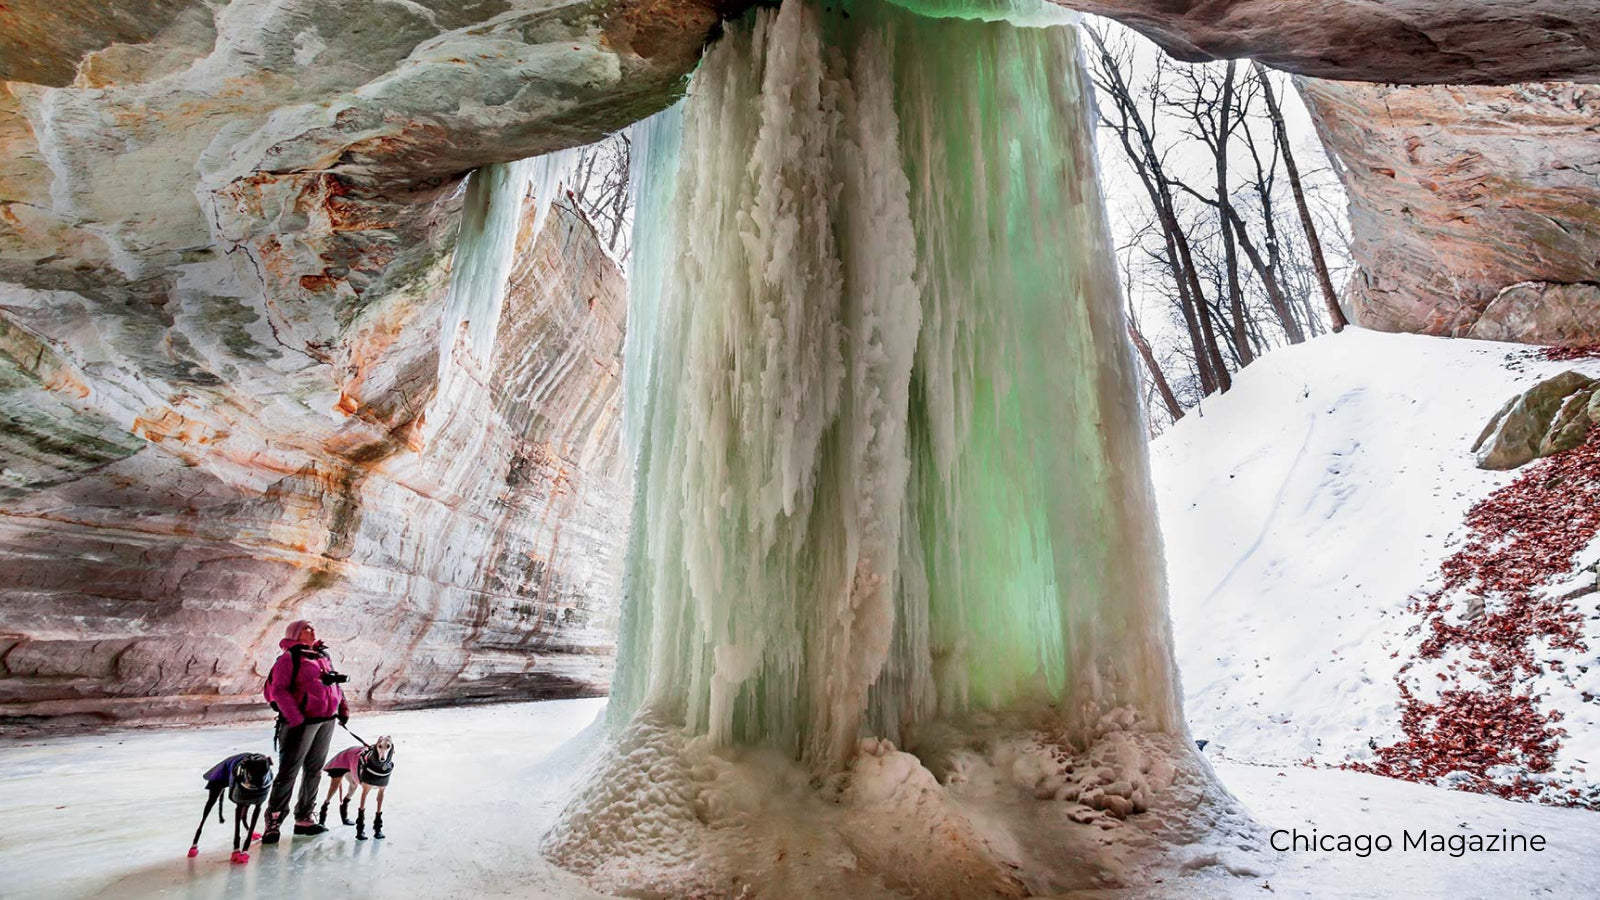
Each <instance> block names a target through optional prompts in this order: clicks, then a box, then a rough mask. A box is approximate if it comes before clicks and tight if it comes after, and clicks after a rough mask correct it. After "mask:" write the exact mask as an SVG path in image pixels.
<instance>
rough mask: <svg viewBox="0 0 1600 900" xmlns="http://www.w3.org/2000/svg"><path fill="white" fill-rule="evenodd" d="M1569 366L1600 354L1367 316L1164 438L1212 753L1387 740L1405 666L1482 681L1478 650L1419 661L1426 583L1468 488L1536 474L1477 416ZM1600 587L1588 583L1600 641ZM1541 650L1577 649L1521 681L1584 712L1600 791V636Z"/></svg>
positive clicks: (1584, 741)
mask: <svg viewBox="0 0 1600 900" xmlns="http://www.w3.org/2000/svg"><path fill="white" fill-rule="evenodd" d="M1568 369H1576V370H1578V371H1582V372H1586V373H1587V374H1590V375H1594V374H1597V373H1600V362H1597V361H1595V360H1579V361H1576V362H1551V361H1547V360H1545V359H1544V358H1542V357H1541V356H1540V355H1539V352H1538V351H1537V350H1532V349H1530V348H1528V347H1525V346H1518V345H1511V344H1493V343H1485V342H1476V341H1465V340H1459V341H1452V340H1446V339H1440V338H1430V337H1421V336H1416V335H1391V334H1378V333H1374V332H1367V331H1361V330H1358V329H1350V330H1347V331H1346V332H1345V333H1344V334H1342V335H1335V336H1329V337H1324V338H1319V339H1317V340H1314V341H1312V342H1310V343H1308V344H1303V345H1300V346H1298V347H1290V348H1286V349H1281V350H1277V351H1274V352H1273V353H1272V354H1270V355H1268V356H1267V357H1265V358H1263V359H1261V360H1260V361H1258V362H1257V363H1256V364H1254V365H1252V366H1251V367H1250V368H1249V369H1247V370H1245V371H1244V372H1243V373H1242V374H1241V375H1240V376H1238V377H1237V379H1236V380H1235V382H1234V388H1233V390H1232V391H1231V392H1229V393H1228V394H1227V395H1225V396H1223V397H1220V398H1217V399H1214V400H1212V401H1210V402H1208V403H1207V404H1206V406H1205V408H1204V410H1203V412H1202V413H1201V414H1198V415H1197V414H1193V413H1191V414H1190V416H1188V417H1187V418H1185V419H1184V420H1183V421H1181V422H1179V423H1178V424H1177V425H1176V426H1174V427H1173V428H1172V429H1170V430H1169V431H1168V432H1167V433H1166V434H1164V435H1162V436H1161V437H1160V438H1159V439H1158V440H1157V441H1156V443H1155V444H1154V447H1153V457H1154V460H1153V463H1154V472H1155V481H1156V490H1157V496H1158V498H1159V502H1160V505H1161V516H1162V528H1163V532H1164V536H1165V540H1166V552H1167V559H1168V572H1169V576H1170V578H1171V596H1172V616H1173V627H1174V632H1175V636H1176V643H1177V651H1178V659H1179V664H1180V667H1181V670H1182V672H1183V679H1184V689H1185V698H1186V711H1187V714H1188V718H1189V722H1190V727H1191V729H1192V732H1193V735H1194V737H1195V738H1197V739H1202V740H1208V741H1210V742H1211V743H1212V746H1210V747H1208V754H1210V755H1213V756H1222V757H1226V758H1229V759H1234V760H1240V761H1252V762H1275V763H1285V762H1294V761H1303V760H1306V759H1308V758H1309V759H1311V760H1314V761H1315V762H1316V763H1317V764H1319V765H1338V764H1341V763H1343V762H1346V761H1347V760H1356V761H1370V760H1372V759H1373V758H1374V753H1373V750H1374V748H1376V747H1383V746H1386V745H1391V744H1394V743H1395V742H1396V741H1397V740H1402V739H1403V738H1404V735H1403V733H1402V731H1401V727H1400V724H1401V723H1400V712H1401V705H1402V697H1401V694H1400V689H1399V687H1398V685H1397V681H1396V676H1397V674H1398V675H1401V676H1402V678H1401V680H1402V681H1404V682H1405V683H1407V684H1408V685H1416V687H1409V688H1408V689H1410V690H1412V691H1413V692H1415V693H1417V694H1418V696H1423V694H1422V693H1421V692H1424V691H1434V692H1435V693H1436V692H1437V691H1438V690H1440V689H1442V688H1447V687H1457V686H1458V685H1457V680H1458V679H1459V680H1460V681H1461V684H1460V685H1459V686H1461V687H1467V688H1472V687H1475V686H1476V685H1474V684H1473V683H1472V678H1471V677H1470V676H1469V675H1467V674H1464V669H1463V670H1460V671H1458V669H1457V666H1456V663H1458V662H1461V660H1458V659H1453V658H1452V659H1447V660H1445V661H1442V662H1440V663H1438V664H1432V661H1427V663H1425V664H1421V665H1417V666H1416V667H1415V668H1414V669H1411V670H1407V671H1402V667H1403V666H1405V665H1406V663H1407V662H1409V661H1412V660H1413V659H1414V658H1415V657H1416V653H1417V646H1418V644H1419V642H1420V640H1421V639H1420V638H1419V637H1418V635H1417V634H1416V633H1415V630H1414V626H1417V625H1419V623H1421V622H1422V618H1421V616H1420V615H1419V614H1418V612H1417V611H1416V610H1415V609H1414V608H1410V607H1408V603H1409V601H1410V598H1412V597H1413V595H1419V596H1420V595H1421V594H1422V593H1424V592H1425V591H1427V590H1431V589H1432V588H1435V587H1437V586H1438V581H1439V567H1440V564H1441V562H1443V561H1444V560H1445V559H1446V558H1447V557H1449V556H1450V555H1451V554H1452V553H1454V552H1456V550H1458V549H1459V548H1460V547H1461V546H1462V542H1463V539H1464V536H1465V528H1464V525H1463V519H1464V517H1465V516H1466V514H1467V512H1468V509H1469V508H1470V507H1471V506H1472V505H1473V504H1474V503H1476V502H1478V501H1480V500H1482V499H1484V498H1485V497H1487V496H1488V495H1490V494H1491V493H1492V492H1494V491H1495V490H1496V489H1497V488H1501V487H1502V486H1505V485H1507V484H1508V483H1511V482H1512V481H1513V479H1516V478H1517V477H1518V475H1519V472H1518V471H1512V472H1486V471H1483V470H1480V469H1478V468H1476V467H1475V466H1474V464H1473V458H1472V455H1471V453H1470V452H1469V448H1470V445H1471V444H1472V442H1473V440H1474V438H1475V437H1477V435H1478V433H1479V431H1480V430H1481V429H1482V428H1483V426H1484V424H1485V423H1486V422H1487V421H1488V420H1489V418H1490V417H1491V416H1492V415H1493V414H1494V413H1495V411H1496V410H1497V409H1498V408H1499V407H1500V406H1501V404H1503V403H1504V402H1505V401H1506V399H1507V398H1509V397H1510V396H1512V395H1513V394H1515V393H1517V392H1518V391H1521V390H1524V389H1526V388H1527V387H1529V386H1530V385H1532V384H1533V383H1535V382H1537V381H1539V380H1541V379H1543V378H1547V377H1549V376H1551V375H1554V374H1556V373H1559V372H1562V371H1566V370H1568ZM1574 452H1576V451H1574ZM1522 471H1523V472H1526V471H1527V470H1526V469H1525V470H1522ZM1594 549H1595V548H1594V546H1593V545H1591V547H1590V548H1589V550H1587V551H1585V552H1584V553H1581V554H1579V559H1578V565H1579V566H1580V567H1581V566H1582V565H1584V564H1586V563H1588V562H1592V560H1593V550H1594ZM1587 578H1588V579H1589V580H1590V581H1592V580H1593V575H1592V574H1590V575H1588V576H1587ZM1561 587H1562V588H1563V589H1567V590H1568V592H1569V593H1570V592H1571V591H1570V586H1569V585H1562V586H1561ZM1597 599H1600V596H1597V595H1595V594H1592V593H1591V594H1587V595H1586V596H1582V597H1580V598H1578V599H1576V600H1573V601H1571V602H1572V603H1573V604H1574V605H1576V606H1577V607H1578V608H1580V609H1581V611H1582V613H1583V615H1582V625H1581V628H1582V630H1583V632H1584V635H1583V637H1584V640H1585V641H1586V643H1587V645H1588V646H1589V647H1590V648H1596V649H1600V616H1596V615H1595V612H1596V609H1595V604H1596V600H1597ZM1575 618H1576V617H1575ZM1408 629H1413V631H1412V633H1409V634H1408ZM1539 650H1540V659H1541V660H1552V659H1553V660H1555V661H1556V664H1555V665H1554V666H1549V667H1548V668H1549V669H1550V670H1551V671H1550V672H1548V673H1546V674H1542V675H1541V676H1540V677H1538V678H1532V679H1520V680H1519V681H1518V683H1517V686H1516V690H1517V691H1519V692H1521V693H1525V694H1532V695H1534V696H1537V697H1540V698H1541V702H1542V703H1543V704H1544V707H1545V709H1546V710H1548V711H1551V720H1552V721H1560V722H1561V727H1563V728H1565V729H1566V731H1567V735H1566V736H1563V737H1562V738H1561V745H1562V746H1561V749H1560V751H1559V752H1558V753H1557V754H1556V755H1555V757H1554V760H1553V767H1552V769H1553V771H1552V778H1553V779H1554V780H1555V781H1556V782H1559V783H1560V784H1561V786H1562V789H1563V791H1566V790H1568V789H1570V788H1573V787H1580V788H1584V789H1585V790H1586V791H1592V790H1593V788H1592V785H1593V779H1592V778H1590V777H1589V776H1588V775H1587V774H1586V773H1585V772H1584V767H1585V764H1586V763H1595V764H1600V742H1597V738H1596V735H1597V734H1600V727H1597V720H1600V706H1597V705H1596V704H1594V703H1592V702H1586V701H1585V700H1584V699H1583V698H1584V696H1585V692H1586V691H1587V692H1588V693H1589V694H1591V695H1592V694H1594V693H1600V681H1597V679H1600V667H1596V666H1593V665H1592V664H1593V663H1594V653H1593V652H1581V651H1578V650H1570V651H1551V650H1550V649H1549V648H1548V647H1546V646H1542V645H1541V646H1540V648H1539ZM1562 663H1565V665H1564V666H1563V665H1562ZM1556 669H1562V670H1563V671H1559V672H1558V671H1554V670H1556ZM1435 682H1439V683H1435ZM1428 696H1431V695H1428ZM1596 771H1597V772H1600V769H1596ZM1458 775H1459V773H1458ZM1451 780H1452V781H1454V780H1460V779H1459V778H1453V779H1451ZM1563 796H1564V797H1565V796H1566V795H1565V794H1563ZM1591 796H1592V795H1591ZM1545 799H1547V800H1549V799H1552V798H1551V797H1550V796H1546V797H1545Z"/></svg>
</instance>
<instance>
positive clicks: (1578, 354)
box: [1539, 347, 1600, 362]
mask: <svg viewBox="0 0 1600 900" xmlns="http://www.w3.org/2000/svg"><path fill="white" fill-rule="evenodd" d="M1539 356H1540V358H1542V359H1548V360H1550V361H1551V362H1571V361H1572V360H1575V359H1600V347H1540V348H1539Z"/></svg>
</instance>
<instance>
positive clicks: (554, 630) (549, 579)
mask: <svg viewBox="0 0 1600 900" xmlns="http://www.w3.org/2000/svg"><path fill="white" fill-rule="evenodd" d="M531 208H532V204H531V203H530V204H529V209H530V210H531ZM530 218H531V215H529V216H525V217H524V219H525V220H526V219H530ZM518 251H519V256H518V262H517V265H516V268H515V269H514V271H513V274H512V282H511V289H510V290H509V292H508V295H507V298H506V302H505V305H504V308H503V310H502V315H501V321H500V323H499V326H500V327H499V331H498V337H497V340H496V345H495V348H494V353H493V356H492V359H493V363H492V364H491V365H490V366H489V367H488V368H487V370H484V371H475V372H468V373H466V377H463V378H457V379H454V380H453V381H452V385H453V387H452V390H451V395H448V396H447V395H444V394H441V393H438V392H436V391H435V387H436V385H437V382H436V380H435V378H436V368H437V360H438V354H439V333H438V328H439V325H438V312H437V310H438V299H439V295H440V293H441V292H442V291H443V290H444V288H445V286H446V284H447V282H448V271H447V270H448V265H449V263H448V257H447V256H446V257H443V258H441V259H440V261H439V262H438V263H437V264H436V265H435V266H434V267H433V269H432V270H430V271H429V272H428V273H427V274H426V275H425V276H423V277H422V278H421V279H419V282H418V283H417V284H416V285H415V286H414V287H413V288H412V289H411V290H409V291H401V292H396V293H395V294H392V295H391V296H390V297H389V298H387V299H386V300H384V301H381V302H378V303H375V304H374V305H372V306H370V307H368V308H366V309H364V310H363V311H362V312H361V314H359V315H358V316H357V317H356V318H355V319H354V320H353V321H352V322H351V324H350V326H349V327H348V329H347V331H346V338H345V339H344V340H343V341H341V342H340V343H339V344H338V345H336V346H334V347H331V348H329V351H328V352H329V353H330V355H331V356H332V358H333V359H334V360H335V362H334V364H333V366H332V368H333V369H334V370H335V371H338V372H339V373H341V374H342V375H343V376H344V377H343V378H342V389H336V388H337V387H339V386H336V385H334V384H333V383H332V382H331V381H330V382H328V383H325V384H319V383H318V382H317V381H316V380H313V379H304V380H301V381H300V382H299V383H296V382H295V381H294V380H293V379H287V378H285V379H278V380H274V379H270V378H267V377H263V376H261V375H260V374H257V375H256V376H254V377H251V378H249V379H248V380H243V379H239V378H238V374H239V373H237V372H226V373H225V374H227V375H232V376H234V377H231V378H226V379H219V380H218V382H217V383H215V384H212V385H209V386H191V387H188V388H187V389H185V390H184V391H183V392H182V393H181V394H178V395H173V396H167V397H160V396H139V395H140V394H146V395H148V394H151V393H153V392H150V391H149V390H147V389H142V388H144V386H143V385H140V384H132V385H130V384H129V383H127V382H126V381H124V372H125V370H123V369H122V368H121V367H120V366H118V365H117V364H116V361H118V360H119V357H120V356H121V355H122V354H121V353H119V350H118V347H119V345H120V344H122V343H123V342H124V341H127V340H128V336H127V335H126V333H125V332H122V331H121V330H120V329H118V328H117V327H116V325H115V324H114V323H113V324H108V323H107V322H104V321H97V320H95V319H94V318H91V317H88V316H86V315H85V314H84V312H83V310H82V308H81V304H79V303H78V302H77V301H76V300H75V299H74V295H68V294H64V293H62V292H53V293H51V292H35V293H33V294H31V295H28V296H26V297H18V296H17V295H16V293H15V292H13V293H12V294H11V295H9V296H8V297H7V301H6V308H5V312H6V315H7V318H8V320H9V321H10V322H12V323H16V324H8V326H7V328H6V331H5V338H4V346H3V351H0V366H3V369H0V371H3V372H4V376H3V378H4V381H3V385H4V388H3V389H4V390H5V394H4V398H5V401H4V402H5V412H4V414H3V418H4V421H5V423H6V424H7V426H8V427H7V429H6V431H5V436H4V438H3V439H0V440H3V448H4V449H3V451H0V452H3V453H4V455H5V462H6V471H5V477H6V483H5V484H4V486H3V487H0V584H4V585H5V587H4V590H3V593H4V597H3V602H4V604H5V614H4V618H3V621H4V626H3V633H0V666H3V668H0V675H3V676H4V677H3V678H0V717H6V718H11V719H12V720H13V721H15V720H16V719H17V718H18V717H21V718H24V719H36V718H39V717H54V718H55V719H56V720H57V721H58V722H74V721H104V720H115V719H121V718H125V717H138V718H141V719H148V718H165V717H179V716H181V717H184V718H188V719H193V718H195V717H199V716H221V715H227V714H229V713H231V712H232V711H234V710H235V709H243V710H256V711H259V709H260V701H259V690H260V686H261V680H262V677H263V675H264V673H265V671H266V667H267V666H269V665H270V664H271V661H272V659H273V658H274V656H275V655H276V649H277V641H278V639H279V638H280V637H281V636H282V634H281V633H282V629H283V625H284V624H285V623H286V622H288V621H290V620H293V619H296V618H310V619H313V620H314V621H316V622H317V623H318V624H319V627H320V632H321V634H322V636H323V637H324V638H325V639H327V640H329V641H331V642H332V643H333V644H334V645H335V648H336V651H337V657H336V658H337V662H338V664H339V666H340V668H341V670H343V671H345V672H346V673H347V674H349V675H350V676H351V678H352V682H351V684H350V687H351V688H353V689H354V690H352V691H351V692H350V693H351V697H352V701H353V703H354V705H355V706H357V707H358V708H360V707H363V706H378V705H403V704H412V703H419V702H444V701H460V700H468V699H486V698H505V697H544V696H571V695H582V694H593V693H601V692H603V691H604V690H605V688H606V685H607V682H608V678H609V672H610V668H611V659H610V656H611V650H610V640H611V638H610V634H609V630H608V629H609V626H610V624H611V622H610V620H611V618H612V617H613V616H614V610H615V607H616V601H617V598H618V596H619V589H620V585H619V583H618V576H619V573H620V568H619V567H620V562H621V560H620V558H619V556H618V552H619V548H620V546H621V545H620V541H619V540H618V539H617V535H618V534H619V533H621V532H624V531H625V530H626V528H627V510H628V499H627V498H628V486H627V467H626V465H625V463H624V460H623V459H622V457H621V452H620V440H619V435H618V426H619V413H620V403H621V397H620V371H619V368H618V359H619V357H620V350H621V344H622V334H623V315H624V311H625V308H626V299H625V291H624V289H623V286H622V279H621V276H620V273H619V272H618V270H617V268H616V266H615V264H614V263H612V262H611V260H610V259H609V258H607V257H606V255H605V254H604V252H603V251H602V250H601V249H600V245H599V243H598V241H597V239H596V237H595V235H594V233H593V231H592V230H591V229H590V228H589V226H588V225H587V224H586V223H584V222H582V221H581V220H580V219H578V218H577V217H576V216H574V215H572V214H570V213H567V212H565V211H564V210H561V209H559V208H558V209H557V210H556V212H555V213H554V214H553V215H551V216H550V217H549V220H548V222H547V223H546V226H545V228H544V231H543V235H542V236H541V237H540V238H539V240H538V241H537V243H535V242H534V239H533V235H532V234H531V229H530V228H527V227H524V228H523V231H522V234H520V235H519V247H518ZM19 300H22V301H25V302H26V304H27V305H26V306H24V305H22V304H21V303H19V302H18V301H19ZM34 334H49V335H52V336H53V337H54V338H56V339H57V340H59V341H60V342H61V343H62V344H63V345H65V346H67V347H69V348H70V349H67V350H56V349H53V347H52V345H51V344H49V343H46V342H44V341H41V340H38V339H36V338H34V337H33V335H34ZM177 334H181V332H175V333H171V334H170V336H174V337H175V336H177ZM245 349H247V350H249V351H254V352H260V349H261V348H259V347H257V346H255V345H247V346H246V348H245ZM408 404H409V408H408ZM391 407H392V408H391ZM402 409H408V411H409V412H410V413H411V415H410V416H409V417H403V416H402V418H404V419H405V424H403V425H402V426H400V427H399V428H395V429H390V430H387V431H386V430H384V426H383V424H382V423H383V422H384V421H385V420H386V419H387V418H394V417H397V416H398V415H399V410H402ZM430 413H432V414H434V415H436V416H443V417H444V421H442V422H430V421H428V415H429V414H430ZM130 416H131V417H132V421H131V427H126V426H125V425H124V423H125V422H127V421H128V418H129V417H130ZM373 423H377V424H373Z"/></svg>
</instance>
